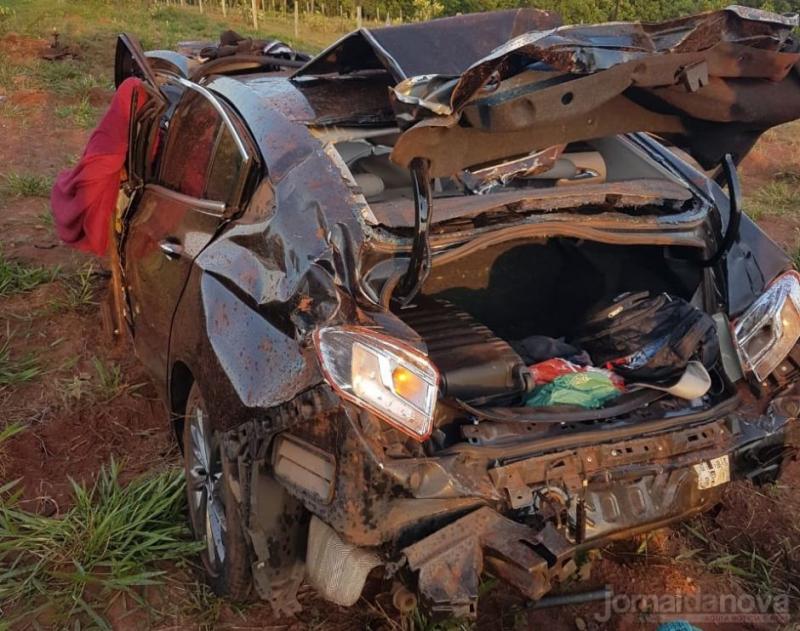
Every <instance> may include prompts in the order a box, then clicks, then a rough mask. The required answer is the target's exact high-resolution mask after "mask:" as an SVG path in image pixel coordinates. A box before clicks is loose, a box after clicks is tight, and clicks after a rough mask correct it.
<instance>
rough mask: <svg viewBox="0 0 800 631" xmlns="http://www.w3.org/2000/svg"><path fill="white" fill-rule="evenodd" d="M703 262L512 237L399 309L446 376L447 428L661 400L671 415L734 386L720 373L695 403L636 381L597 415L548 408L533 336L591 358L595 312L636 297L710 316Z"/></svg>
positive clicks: (637, 248) (675, 253)
mask: <svg viewBox="0 0 800 631" xmlns="http://www.w3.org/2000/svg"><path fill="white" fill-rule="evenodd" d="M698 257H699V250H698V249H697V248H691V247H669V246H657V245H611V244H606V243H599V242H594V241H587V240H580V239H575V238H565V237H553V238H546V239H536V240H532V239H516V240H510V241H506V242H502V243H498V244H495V245H492V246H490V247H486V248H484V249H481V250H479V251H477V252H474V253H472V254H470V255H469V256H465V257H462V258H459V259H456V260H450V261H448V262H446V263H444V264H439V265H437V264H436V263H435V262H434V266H433V269H432V271H431V273H430V275H429V276H428V278H427V280H426V282H425V283H424V285H423V286H422V289H421V291H420V293H419V294H418V296H417V297H416V298H415V299H414V300H413V301H412V303H411V305H410V306H408V307H406V308H399V307H397V308H395V312H396V314H397V315H398V316H399V317H400V318H401V319H402V320H403V321H405V322H406V324H408V325H409V326H410V327H411V328H412V329H414V330H415V331H416V332H417V333H418V334H419V335H420V337H421V338H422V340H423V341H424V342H425V344H426V347H427V351H428V354H429V357H430V358H431V360H432V361H433V363H434V364H435V365H436V367H437V368H438V370H439V371H440V374H441V390H442V395H443V400H444V401H445V402H447V401H450V402H453V405H454V408H456V409H458V412H452V411H451V412H452V413H450V412H448V413H445V415H444V417H443V418H442V419H440V426H443V425H447V424H448V423H453V424H454V425H455V426H458V425H459V422H458V421H461V422H463V420H464V419H465V415H466V418H467V419H472V420H475V419H476V418H480V419H482V420H496V421H509V422H518V423H519V422H539V421H544V422H549V423H551V424H552V423H554V422H555V423H559V422H572V421H574V422H583V421H596V420H601V419H610V418H614V417H620V416H623V415H626V414H630V413H631V412H634V411H636V410H640V409H642V408H644V407H646V406H648V405H650V404H652V403H653V402H654V401H657V400H659V405H660V406H662V407H663V408H664V409H665V410H666V409H670V410H671V411H675V410H679V409H689V408H692V409H695V410H696V409H698V408H702V407H706V406H710V405H713V404H716V403H719V402H720V401H721V400H722V399H723V398H725V397H724V395H725V394H726V392H727V387H726V386H725V379H724V377H722V376H721V375H718V374H716V372H715V371H714V370H713V369H712V370H711V373H712V374H711V378H712V382H713V385H712V388H711V389H710V390H709V392H708V393H706V395H704V396H703V397H701V400H694V401H691V402H690V401H688V400H685V399H681V398H679V397H673V396H672V395H671V394H669V393H664V392H662V391H659V390H655V389H651V388H642V387H640V386H638V385H634V384H625V387H624V388H621V392H620V394H619V396H615V397H612V398H611V399H610V400H608V401H607V402H604V403H603V404H602V405H598V406H596V407H594V408H584V407H580V406H577V405H561V404H558V405H552V404H548V405H540V404H537V403H536V400H535V399H533V398H532V396H533V394H535V392H537V391H538V390H537V388H538V387H539V385H541V384H539V385H537V384H536V383H534V377H533V375H535V374H537V373H536V372H535V368H534V369H532V368H531V367H532V366H541V365H542V364H540V363H539V360H537V361H534V360H532V359H531V358H530V355H529V350H530V347H529V346H526V344H528V342H529V341H530V340H531V339H532V336H533V338H535V339H537V340H538V342H537V343H541V340H542V339H543V338H546V339H548V340H551V342H548V343H549V344H554V345H558V344H565V343H566V344H569V345H572V346H574V347H575V348H577V350H578V351H580V352H583V349H582V348H581V345H580V342H579V341H576V337H577V336H578V332H579V331H580V329H581V326H582V324H583V323H584V321H585V319H586V318H587V315H588V314H589V313H591V312H592V311H593V310H594V309H596V308H598V307H603V306H606V305H608V304H610V303H611V302H612V301H613V300H614V298H615V297H617V296H619V295H620V294H624V293H626V292H630V293H637V292H649V294H650V295H658V294H662V293H663V294H667V295H669V296H671V297H673V298H680V299H683V300H686V301H687V302H691V303H692V304H693V305H694V306H695V307H697V308H699V309H702V295H703V291H702V287H703V269H702V267H701V266H700V265H699V264H698ZM557 354H558V353H556V355H557ZM581 361H583V359H582V360H581ZM570 363H572V362H570ZM665 406H666V407H665ZM444 409H445V410H448V407H447V405H445V406H444ZM447 414H449V416H447ZM445 417H446V418H445Z"/></svg>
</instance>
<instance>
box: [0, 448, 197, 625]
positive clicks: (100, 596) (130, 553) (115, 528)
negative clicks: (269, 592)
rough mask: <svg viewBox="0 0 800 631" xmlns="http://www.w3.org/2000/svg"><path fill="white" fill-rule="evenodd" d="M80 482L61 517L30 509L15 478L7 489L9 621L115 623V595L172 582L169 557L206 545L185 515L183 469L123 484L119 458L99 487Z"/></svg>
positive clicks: (0, 536) (1, 598)
mask: <svg viewBox="0 0 800 631" xmlns="http://www.w3.org/2000/svg"><path fill="white" fill-rule="evenodd" d="M72 485H73V500H74V502H73V505H72V507H71V508H70V509H68V510H67V511H66V512H64V513H63V514H61V515H57V516H53V517H45V516H42V515H36V514H31V513H28V512H26V511H24V510H22V509H21V508H20V507H19V501H18V500H19V496H18V494H16V493H14V483H13V482H11V483H8V484H6V485H5V486H4V487H2V488H0V491H2V498H0V602H2V603H3V604H4V608H6V609H7V611H8V614H7V617H6V620H5V621H4V623H5V624H6V625H8V626H9V627H13V626H14V625H15V624H17V623H19V622H22V621H24V623H25V624H26V625H34V626H37V623H41V624H43V625H44V626H45V627H46V628H63V627H69V628H85V627H84V626H83V625H84V624H85V623H87V622H89V623H90V624H91V625H92V626H93V627H95V628H106V629H108V628H110V625H109V623H108V622H107V621H106V620H105V619H104V613H105V611H106V610H107V608H108V606H109V605H110V604H111V603H112V602H113V601H114V598H115V596H117V595H118V594H120V593H128V594H130V595H132V596H133V597H134V598H135V599H137V600H141V595H140V593H139V592H138V591H137V590H139V589H140V588H142V587H144V586H148V585H155V584H160V583H162V582H163V581H164V575H165V571H164V569H163V563H164V562H176V561H182V560H185V559H187V558H189V557H192V556H193V555H195V554H196V553H197V552H198V550H199V547H200V545H199V544H198V543H196V542H193V541H191V540H190V538H189V533H188V531H187V528H186V526H185V520H184V518H183V512H184V503H185V500H184V497H185V494H184V479H183V472H182V471H181V470H176V469H173V470H168V471H165V472H162V473H159V474H156V475H151V476H147V477H141V478H137V479H135V480H133V481H132V482H130V483H129V484H128V485H127V486H123V485H122V484H121V483H120V466H119V465H118V464H117V463H115V462H114V461H113V460H112V462H111V463H110V465H109V466H108V467H105V468H103V469H101V471H100V473H99V474H98V477H97V481H96V482H95V483H94V484H93V485H92V486H86V485H79V484H77V483H75V482H73V483H72ZM40 628H41V627H40Z"/></svg>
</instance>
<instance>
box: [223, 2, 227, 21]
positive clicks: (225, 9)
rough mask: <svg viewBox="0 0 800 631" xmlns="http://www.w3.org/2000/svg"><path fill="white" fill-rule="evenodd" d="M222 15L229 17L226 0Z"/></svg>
mask: <svg viewBox="0 0 800 631" xmlns="http://www.w3.org/2000/svg"><path fill="white" fill-rule="evenodd" d="M222 17H224V18H225V17H228V5H227V2H226V1H225V0H222Z"/></svg>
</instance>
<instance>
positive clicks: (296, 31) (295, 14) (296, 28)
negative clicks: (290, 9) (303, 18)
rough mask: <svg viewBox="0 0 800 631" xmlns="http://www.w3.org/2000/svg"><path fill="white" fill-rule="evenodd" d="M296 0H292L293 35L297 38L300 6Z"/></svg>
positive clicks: (298, 34)
mask: <svg viewBox="0 0 800 631" xmlns="http://www.w3.org/2000/svg"><path fill="white" fill-rule="evenodd" d="M297 2H298V0H294V36H295V39H297V38H298V37H299V36H300V8H299V5H298V4H297Z"/></svg>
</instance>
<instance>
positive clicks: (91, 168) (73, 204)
mask: <svg viewBox="0 0 800 631" xmlns="http://www.w3.org/2000/svg"><path fill="white" fill-rule="evenodd" d="M134 94H136V95H137V97H136V98H137V101H136V103H137V111H138V109H140V108H141V107H142V105H143V104H144V103H145V102H146V101H147V98H148V97H147V91H146V90H145V89H144V87H143V86H142V82H141V81H140V80H139V79H135V78H129V79H126V80H125V81H123V82H122V83H121V84H120V86H119V88H118V89H117V92H116V93H115V94H114V98H113V99H112V100H111V105H109V107H108V111H107V112H106V113H105V115H104V116H103V119H102V120H101V121H100V123H99V124H98V125H97V128H96V129H95V130H94V131H93V132H92V135H91V136H90V137H89V142H88V143H87V144H86V149H84V151H83V156H81V159H80V161H79V162H78V164H76V165H75V166H74V167H72V168H71V169H66V170H65V171H62V172H61V173H59V174H58V177H57V178H56V181H55V184H54V185H53V190H52V191H51V193H50V205H51V208H52V212H53V220H54V223H55V227H56V233H57V234H58V236H59V238H60V239H61V240H62V241H63V242H64V243H66V244H67V245H70V246H72V247H74V248H78V249H79V250H85V251H87V252H94V253H95V254H99V255H103V254H105V253H106V252H107V251H108V235H109V230H110V222H111V220H112V217H113V215H114V209H115V208H116V204H117V194H118V192H119V185H120V179H121V177H122V171H123V168H124V166H125V158H126V156H127V152H128V124H129V123H130V113H131V100H132V99H133V95H134Z"/></svg>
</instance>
